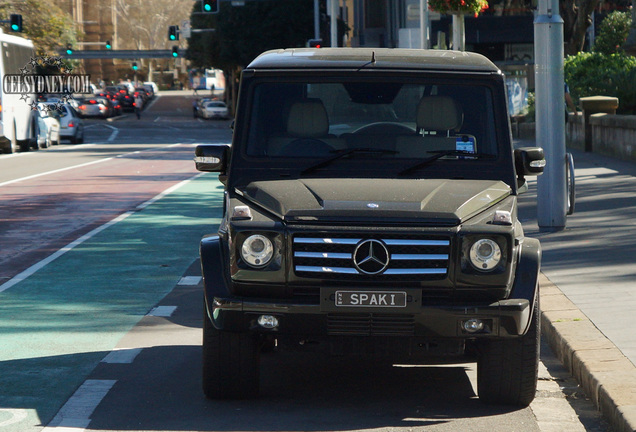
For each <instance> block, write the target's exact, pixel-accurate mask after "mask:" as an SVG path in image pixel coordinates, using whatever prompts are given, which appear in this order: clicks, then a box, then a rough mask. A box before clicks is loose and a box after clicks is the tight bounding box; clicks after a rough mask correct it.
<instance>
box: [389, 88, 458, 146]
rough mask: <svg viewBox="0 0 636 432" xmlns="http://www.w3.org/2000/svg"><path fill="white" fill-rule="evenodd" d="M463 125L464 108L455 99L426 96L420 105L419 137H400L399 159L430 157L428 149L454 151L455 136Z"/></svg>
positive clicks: (397, 141) (418, 117)
mask: <svg viewBox="0 0 636 432" xmlns="http://www.w3.org/2000/svg"><path fill="white" fill-rule="evenodd" d="M462 122H463V113H462V110H461V107H460V106H459V104H458V103H457V102H456V101H455V100H454V99H453V98H451V97H447V96H425V97H423V98H422V99H421V100H420V102H419V104H418V106H417V113H416V119H415V123H416V134H414V135H412V136H399V137H398V138H397V140H396V145H395V147H396V150H397V151H398V152H399V153H398V155H397V157H406V158H409V157H414V158H417V157H427V156H428V154H427V151H428V150H455V148H456V140H457V138H456V136H455V134H456V133H457V131H459V129H460V128H461V126H462Z"/></svg>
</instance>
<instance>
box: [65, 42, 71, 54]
mask: <svg viewBox="0 0 636 432" xmlns="http://www.w3.org/2000/svg"><path fill="white" fill-rule="evenodd" d="M66 54H68V55H72V54H73V46H72V45H71V44H68V45H66Z"/></svg>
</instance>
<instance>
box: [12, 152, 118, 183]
mask: <svg viewBox="0 0 636 432" xmlns="http://www.w3.org/2000/svg"><path fill="white" fill-rule="evenodd" d="M111 159H113V158H112V157H109V158H106V159H100V160H96V161H92V162H86V163H83V164H79V165H73V166H70V167H66V168H60V169H56V170H53V171H47V172H43V173H40V174H34V175H31V176H27V177H21V178H18V179H15V180H9V181H6V182H4V183H0V187H2V186H6V185H9V184H12V183H18V182H21V181H24V180H31V179H34V178H37V177H42V176H45V175H49V174H56V173H59V172H63V171H68V170H71V169H75V168H82V167H85V166H89V165H95V164H98V163H102V162H106V161H109V160H111Z"/></svg>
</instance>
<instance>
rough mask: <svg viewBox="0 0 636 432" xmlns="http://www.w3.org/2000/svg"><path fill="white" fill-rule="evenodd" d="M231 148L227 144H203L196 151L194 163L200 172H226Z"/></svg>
mask: <svg viewBox="0 0 636 432" xmlns="http://www.w3.org/2000/svg"><path fill="white" fill-rule="evenodd" d="M229 154H230V146H228V145H225V144H201V145H198V146H197V147H196V149H195V150H194V162H195V164H196V167H197V170H198V171H206V172H221V173H222V172H225V170H226V168H227V163H228V160H229Z"/></svg>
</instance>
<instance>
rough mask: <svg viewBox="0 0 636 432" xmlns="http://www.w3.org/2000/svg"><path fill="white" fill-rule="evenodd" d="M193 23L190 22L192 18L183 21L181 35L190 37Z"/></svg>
mask: <svg viewBox="0 0 636 432" xmlns="http://www.w3.org/2000/svg"><path fill="white" fill-rule="evenodd" d="M191 30H192V25H191V24H190V20H183V21H181V28H180V31H181V35H182V36H183V37H185V38H189V37H190V35H191Z"/></svg>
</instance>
